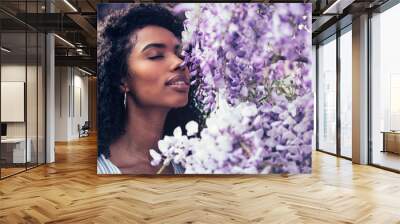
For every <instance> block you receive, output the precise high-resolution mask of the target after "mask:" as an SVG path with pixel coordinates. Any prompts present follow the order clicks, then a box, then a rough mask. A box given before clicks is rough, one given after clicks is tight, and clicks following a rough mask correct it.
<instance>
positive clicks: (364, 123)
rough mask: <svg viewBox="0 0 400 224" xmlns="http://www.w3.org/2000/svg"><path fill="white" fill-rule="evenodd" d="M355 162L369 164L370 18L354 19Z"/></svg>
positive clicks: (353, 142) (353, 143)
mask: <svg viewBox="0 0 400 224" xmlns="http://www.w3.org/2000/svg"><path fill="white" fill-rule="evenodd" d="M352 29H353V31H352V32H353V34H352V38H353V40H352V44H353V59H352V61H353V114H352V115H353V118H352V119H353V124H352V125H353V130H352V133H353V141H352V145H353V154H352V156H353V162H354V163H358V164H367V163H368V61H367V59H368V39H367V37H368V16H367V15H361V16H360V17H357V18H355V19H353V25H352Z"/></svg>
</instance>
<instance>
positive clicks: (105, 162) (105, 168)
mask: <svg viewBox="0 0 400 224" xmlns="http://www.w3.org/2000/svg"><path fill="white" fill-rule="evenodd" d="M171 164H172V167H173V168H174V173H175V174H183V173H185V169H184V168H183V167H182V166H181V165H179V164H176V163H171ZM97 174H122V172H121V170H119V169H118V167H117V166H116V165H114V164H113V163H112V162H111V161H110V160H109V159H107V158H106V157H105V156H104V155H103V154H101V155H100V156H99V157H97Z"/></svg>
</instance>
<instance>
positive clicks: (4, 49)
mask: <svg viewBox="0 0 400 224" xmlns="http://www.w3.org/2000/svg"><path fill="white" fill-rule="evenodd" d="M0 49H1V50H2V51H4V52H6V53H10V52H11V50H9V49H7V48H5V47H1V48H0Z"/></svg>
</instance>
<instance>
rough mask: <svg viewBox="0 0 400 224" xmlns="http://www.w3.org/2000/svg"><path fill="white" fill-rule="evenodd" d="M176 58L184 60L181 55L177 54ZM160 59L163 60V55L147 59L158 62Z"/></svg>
mask: <svg viewBox="0 0 400 224" xmlns="http://www.w3.org/2000/svg"><path fill="white" fill-rule="evenodd" d="M176 56H178V58H180V59H182V60H183V59H185V56H183V55H182V54H179V53H177V54H176ZM162 58H164V55H156V56H153V57H149V59H150V60H160V59H162Z"/></svg>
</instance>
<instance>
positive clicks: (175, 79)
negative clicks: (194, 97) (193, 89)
mask: <svg viewBox="0 0 400 224" xmlns="http://www.w3.org/2000/svg"><path fill="white" fill-rule="evenodd" d="M165 85H166V86H168V87H169V88H171V89H173V90H175V91H177V92H180V93H185V94H187V92H188V91H189V87H190V80H189V78H187V77H186V76H184V75H183V74H177V75H174V76H172V77H170V78H169V79H168V80H167V81H166V82H165Z"/></svg>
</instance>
